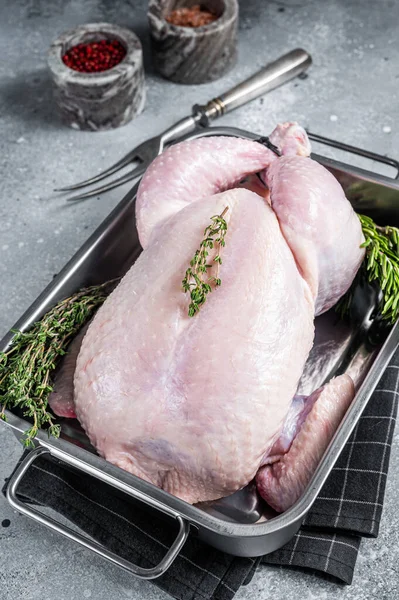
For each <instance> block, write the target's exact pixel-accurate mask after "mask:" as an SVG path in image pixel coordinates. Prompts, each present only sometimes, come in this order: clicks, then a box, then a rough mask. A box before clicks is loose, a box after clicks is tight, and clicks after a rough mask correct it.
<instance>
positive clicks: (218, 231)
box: [182, 206, 229, 317]
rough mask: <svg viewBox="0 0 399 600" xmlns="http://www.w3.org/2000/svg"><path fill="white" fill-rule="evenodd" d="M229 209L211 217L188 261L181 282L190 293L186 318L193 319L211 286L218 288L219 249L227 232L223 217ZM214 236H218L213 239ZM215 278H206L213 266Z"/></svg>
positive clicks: (219, 280)
mask: <svg viewBox="0 0 399 600" xmlns="http://www.w3.org/2000/svg"><path fill="white" fill-rule="evenodd" d="M228 209H229V207H228V206H226V208H225V209H224V210H223V212H222V213H221V214H220V215H214V216H213V217H211V221H212V223H211V225H208V227H206V228H205V230H204V239H203V240H202V242H201V244H200V247H199V249H198V250H197V251H196V253H195V254H194V257H193V258H192V260H191V261H190V266H189V268H188V269H187V271H186V274H185V276H184V279H183V281H182V284H183V291H184V293H187V292H189V293H190V299H191V302H190V304H189V307H188V316H189V317H194V316H195V315H196V314H197V313H198V312H199V311H200V308H201V306H202V305H203V304H204V303H205V302H206V297H207V295H208V294H209V292H211V291H212V285H214V286H215V287H219V286H220V285H221V283H222V280H221V279H220V277H219V268H220V265H221V264H222V259H221V256H220V255H221V249H222V248H224V246H225V243H226V242H225V239H224V238H225V236H226V232H227V223H226V221H225V219H224V215H225V214H226V212H227V211H228ZM215 236H218V237H216V238H215ZM214 249H215V256H214V257H213V259H212V261H211V262H209V258H208V257H209V254H210V251H212V250H214ZM213 263H216V267H217V270H216V276H211V277H208V269H211V268H212V267H213V266H215V265H214V264H213Z"/></svg>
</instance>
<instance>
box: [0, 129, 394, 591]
mask: <svg viewBox="0 0 399 600" xmlns="http://www.w3.org/2000/svg"><path fill="white" fill-rule="evenodd" d="M205 135H207V136H209V135H230V136H240V137H244V138H249V139H256V138H258V137H259V134H255V133H251V132H248V131H243V130H239V129H235V128H231V127H214V128H207V129H203V130H200V131H197V132H195V133H193V134H190V135H188V136H186V138H185V139H192V138H195V137H201V136H205ZM309 135H310V137H311V139H312V140H313V141H316V142H320V143H324V144H327V145H329V146H333V147H336V148H339V149H341V150H345V151H346V152H351V153H352V154H357V155H358V156H363V157H364V158H367V159H370V160H374V161H376V162H378V163H385V164H386V165H389V166H390V167H393V168H395V169H396V170H397V168H398V164H397V163H396V161H394V160H392V159H388V158H385V157H380V156H378V155H375V154H373V153H370V152H366V151H361V150H358V149H356V148H352V147H350V146H345V145H343V144H339V143H337V142H334V141H332V140H328V139H326V138H320V137H319V136H316V135H312V134H309ZM313 158H314V159H315V160H317V161H319V162H320V163H321V164H323V165H324V166H325V167H326V168H328V169H329V170H330V171H331V172H332V173H333V175H334V176H335V177H336V178H337V179H338V180H339V181H340V183H341V184H342V185H343V187H344V189H345V192H346V194H347V196H348V197H349V198H350V199H351V201H352V202H353V204H354V206H355V208H356V209H358V210H361V211H363V212H366V213H368V214H370V215H371V216H373V217H374V218H376V219H377V220H379V222H380V223H382V224H383V223H384V222H385V223H390V224H392V225H395V224H396V225H397V224H398V220H399V211H397V206H399V183H398V181H397V180H396V179H393V178H391V177H387V176H386V175H379V174H376V173H372V172H370V171H366V170H364V169H361V168H359V167H355V166H350V165H348V164H344V163H340V162H337V161H335V160H332V159H329V158H325V157H323V156H319V155H313ZM137 185H138V184H137ZM137 185H135V187H134V188H133V189H132V190H131V191H129V192H128V194H127V195H126V196H125V198H124V199H123V200H122V201H121V202H120V203H119V205H118V206H117V207H116V208H115V209H114V210H113V211H112V213H111V214H110V215H109V216H108V217H107V218H106V219H105V220H104V222H103V223H102V224H101V225H100V227H99V228H98V229H97V231H96V232H95V233H94V234H93V235H92V236H91V237H90V238H89V240H88V241H87V242H86V243H85V244H84V245H83V247H82V248H81V249H80V250H79V251H78V252H77V253H76V254H75V256H74V257H73V258H72V259H71V260H70V261H69V263H68V264H67V265H66V266H65V267H64V268H63V269H62V271H61V272H60V273H59V274H58V276H57V277H56V278H55V279H54V280H53V281H52V282H51V283H50V285H49V286H48V287H47V288H46V289H45V290H44V291H43V293H42V294H41V295H40V296H39V298H38V299H37V300H36V301H35V302H34V303H33V304H32V306H31V307H30V308H29V309H28V310H27V312H26V313H25V314H24V315H23V316H22V317H21V319H20V320H19V321H18V322H17V323H16V324H15V325H14V327H13V329H14V330H15V329H19V330H22V331H24V330H26V329H27V328H29V326H30V325H31V324H32V323H33V322H35V321H36V320H38V319H39V318H40V317H41V316H42V315H43V314H44V313H45V312H46V311H47V310H48V309H49V308H50V307H51V306H53V305H54V304H55V303H56V302H58V301H59V300H61V299H62V298H65V297H67V296H69V295H70V294H72V293H73V292H74V291H76V290H77V289H79V288H82V287H84V286H88V285H93V284H98V283H102V282H104V281H107V280H109V279H112V278H114V277H117V276H119V275H122V274H123V273H125V272H126V270H127V269H128V268H129V267H130V265H132V264H133V263H134V261H135V260H136V258H137V257H138V255H139V254H140V252H141V248H140V244H139V241H138V237H137V232H136V227H135V196H136V191H137ZM376 299H377V292H376V291H375V290H373V289H372V288H366V287H365V288H359V289H358V291H357V294H356V298H355V302H354V305H353V310H352V315H351V322H350V323H344V322H342V321H340V320H339V319H338V317H337V315H336V313H335V312H334V311H330V312H329V313H327V314H325V315H323V316H321V317H319V318H318V319H316V340H315V345H314V348H313V350H312V353H311V355H310V357H309V360H308V362H307V364H306V367H305V371H304V374H303V377H302V379H301V384H300V389H301V391H303V392H310V391H312V390H314V389H315V388H316V387H318V386H319V385H321V384H322V383H323V382H324V381H326V380H328V379H330V378H331V377H332V376H334V375H337V374H339V373H344V372H348V373H350V374H351V375H352V377H353V378H354V379H355V382H356V387H357V393H356V397H355V399H354V401H353V403H352V405H351V407H350V409H349V410H348V412H347V414H346V416H345V418H344V420H343V422H342V423H341V425H340V427H339V429H338V431H337V432H336V435H335V436H334V439H333V440H332V442H331V444H330V446H329V448H328V449H327V451H326V452H325V454H324V456H323V458H322V460H321V462H320V464H319V466H318V468H317V471H316V472H315V474H314V476H313V478H312V480H311V482H310V483H309V485H308V487H307V489H306V490H305V492H304V494H303V495H302V497H301V498H300V499H299V500H298V502H296V504H295V505H294V506H293V507H292V508H290V509H289V510H287V511H286V512H285V513H283V514H281V515H277V514H275V513H274V512H273V511H272V510H271V509H270V508H268V507H267V506H266V505H265V504H264V503H263V502H262V501H260V500H259V498H258V496H257V494H256V490H255V488H254V485H253V484H250V485H248V486H247V487H246V488H244V489H243V490H241V491H240V492H237V493H236V494H233V495H232V496H230V497H229V498H225V499H222V500H219V501H216V502H211V503H206V504H202V505H196V506H191V505H189V504H187V503H186V502H184V501H182V500H179V499H178V498H176V497H174V496H171V495H170V494H168V493H166V492H164V491H163V490H160V489H158V488H157V487H155V486H153V485H152V484H150V483H147V482H145V481H143V480H141V479H139V478H138V477H135V476H134V475H131V474H129V473H127V472H125V471H123V470H121V469H119V468H118V467H115V466H114V465H112V464H110V463H108V462H106V461H105V460H104V459H102V458H101V457H99V456H98V455H97V454H96V453H95V451H94V449H93V448H92V447H91V446H90V444H89V442H88V439H87V437H86V436H85V434H84V432H83V430H82V429H81V428H80V426H79V424H78V423H77V422H76V421H71V420H62V419H60V423H61V425H62V434H61V437H60V439H58V440H56V439H52V438H50V439H49V438H48V436H47V434H46V432H45V431H40V432H39V434H38V436H37V438H36V440H35V441H36V448H35V449H34V450H32V451H31V452H30V454H29V455H28V457H27V458H26V459H25V461H24V462H23V463H22V464H21V466H20V467H19V469H18V471H17V472H16V474H15V475H14V477H13V479H12V481H11V483H10V485H9V488H8V500H9V502H10V503H11V504H12V505H13V506H14V507H15V508H16V509H17V510H19V511H20V512H22V513H24V514H25V515H27V516H30V517H31V518H34V519H36V520H37V521H40V522H41V523H43V524H44V525H46V526H47V527H50V528H51V529H53V530H56V531H58V532H59V533H61V534H63V535H64V536H66V537H69V538H70V539H73V540H75V541H77V542H79V543H81V544H83V545H84V546H86V547H87V548H90V549H92V550H93V551H95V552H96V553H98V554H100V555H102V556H104V557H105V558H107V559H108V560H111V561H112V562H114V563H116V564H118V565H120V566H122V567H123V568H125V569H127V570H129V571H130V572H132V573H134V574H135V575H137V576H138V577H142V578H148V579H149V578H154V577H158V576H159V575H161V574H162V573H163V572H165V570H166V569H167V568H168V567H169V565H170V564H171V562H172V561H173V560H174V558H175V557H176V556H177V554H178V553H179V551H180V549H181V548H182V546H183V544H184V542H185V540H186V538H187V536H188V533H189V531H191V532H192V533H193V534H195V535H198V536H199V537H200V538H201V539H203V540H204V541H206V542H207V543H209V544H211V545H212V546H214V547H216V548H219V549H221V550H223V551H226V552H229V553H231V554H235V555H239V556H258V555H262V554H265V553H268V552H272V551H273V550H275V549H276V548H278V547H280V546H282V545H283V544H285V543H286V542H287V541H288V540H289V539H290V538H291V537H292V536H293V535H294V534H295V533H296V531H297V530H298V529H299V527H300V525H301V522H302V520H303V518H304V517H305V515H306V513H307V512H308V511H309V509H310V508H311V506H312V504H313V502H314V500H315V498H316V496H317V494H318V492H319V491H320V489H321V487H322V485H323V483H324V481H325V480H326V478H327V477H328V475H329V473H330V471H331V469H332V467H333V465H334V463H335V461H336V459H337V457H338V455H339V454H340V452H341V450H342V449H343V447H344V445H345V443H346V441H347V440H348V437H349V436H350V434H351V432H352V430H353V428H354V427H355V425H356V423H357V421H358V419H359V417H360V415H361V413H362V411H363V409H364V407H365V405H366V404H367V402H368V400H369V398H370V396H371V394H372V392H373V390H374V388H375V386H376V384H377V382H378V379H379V377H380V374H381V373H382V371H383V370H384V368H385V367H386V365H387V363H388V362H389V360H390V358H391V356H392V354H393V352H394V351H395V349H396V347H397V345H398V343H399V325H398V324H396V325H395V326H394V327H387V326H386V325H384V324H382V323H381V322H380V321H379V319H378V318H377V319H374V318H373V312H374V307H375V303H376ZM12 337H13V333H12V331H10V332H9V333H8V334H7V335H6V336H5V337H4V339H3V340H2V341H1V342H0V351H4V350H5V349H6V348H7V347H8V345H9V344H10V342H11V341H12ZM6 416H7V423H6V425H7V426H8V427H10V428H11V429H12V430H13V431H14V433H15V435H16V436H17V437H18V438H19V439H21V437H22V433H23V432H24V431H25V430H26V429H27V428H28V427H29V423H28V422H27V421H26V420H25V419H23V418H21V415H20V414H18V412H17V411H13V412H11V411H6ZM39 455H46V456H48V457H51V458H52V459H54V460H58V461H61V462H62V463H64V464H65V465H67V466H68V467H69V468H72V469H77V470H79V471H80V472H83V473H87V474H88V475H92V476H94V477H97V478H98V479H100V480H102V481H104V482H106V483H108V484H110V485H111V486H113V487H114V488H115V493H121V492H123V493H125V494H127V496H128V497H129V500H130V501H132V502H133V504H132V510H134V501H133V500H132V499H135V501H140V502H142V503H144V504H145V505H147V506H148V508H149V510H154V509H155V510H157V511H160V512H161V513H163V514H165V515H167V516H168V517H170V518H172V519H175V520H176V521H177V523H178V529H179V531H178V535H177V537H176V540H175V542H174V543H173V545H172V547H171V548H170V549H169V550H168V552H167V553H166V555H165V557H164V558H163V560H162V561H161V563H160V564H159V565H157V566H156V567H153V568H151V569H143V568H141V567H138V566H136V565H133V564H131V563H129V562H127V561H125V560H124V559H122V558H120V557H118V556H117V555H115V554H113V553H111V552H109V551H108V550H107V549H106V548H104V547H103V546H101V545H100V544H98V543H96V542H94V541H93V540H92V539H91V538H87V537H85V536H84V535H82V534H80V533H76V531H73V530H72V529H70V528H68V527H66V526H64V525H62V524H61V523H58V522H57V521H55V520H53V519H51V518H50V517H48V516H45V515H44V514H42V513H40V512H39V511H38V510H37V509H36V508H34V507H32V506H28V505H26V504H24V503H23V502H22V501H21V500H20V499H19V498H18V496H17V487H18V484H19V482H20V480H21V478H22V476H23V474H24V472H26V470H27V469H28V468H29V466H30V465H31V464H32V462H33V461H34V460H35V459H36V458H37V456H39Z"/></svg>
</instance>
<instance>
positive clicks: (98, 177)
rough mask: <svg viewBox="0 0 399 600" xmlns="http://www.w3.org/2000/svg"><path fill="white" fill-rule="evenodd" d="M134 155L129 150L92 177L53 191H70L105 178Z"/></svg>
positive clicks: (132, 159) (128, 161)
mask: <svg viewBox="0 0 399 600" xmlns="http://www.w3.org/2000/svg"><path fill="white" fill-rule="evenodd" d="M136 157H137V155H136V153H133V152H129V153H128V154H126V156H124V157H123V158H121V159H120V160H118V161H117V162H116V163H114V164H113V165H111V166H110V167H108V169H105V171H102V172H101V173H99V174H98V175H95V176H94V177H90V179H86V180H85V181H80V182H79V183H75V184H74V185H69V186H66V187H62V188H55V189H54V191H55V192H70V191H72V190H78V189H80V188H82V187H86V185H91V184H92V183H96V182H97V181H101V180H102V179H105V178H106V177H108V176H109V175H112V174H113V173H116V171H119V169H122V168H123V167H125V166H126V165H128V164H129V163H131V162H133V161H134V160H135V159H136ZM138 164H140V162H139V161H138Z"/></svg>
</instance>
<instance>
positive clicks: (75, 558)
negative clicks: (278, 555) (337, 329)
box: [0, 0, 399, 600]
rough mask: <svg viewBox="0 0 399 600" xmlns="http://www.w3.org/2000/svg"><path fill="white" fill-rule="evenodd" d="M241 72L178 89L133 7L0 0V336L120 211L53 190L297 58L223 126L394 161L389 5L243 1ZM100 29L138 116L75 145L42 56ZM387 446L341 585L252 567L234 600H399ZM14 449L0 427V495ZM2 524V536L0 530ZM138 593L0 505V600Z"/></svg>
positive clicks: (398, 465)
mask: <svg viewBox="0 0 399 600" xmlns="http://www.w3.org/2000/svg"><path fill="white" fill-rule="evenodd" d="M240 5H241V17H240V44H239V52H240V55H239V62H238V65H237V66H236V68H235V69H234V70H233V71H231V72H230V73H229V74H228V75H227V76H225V77H224V78H223V79H222V80H219V81H218V82H215V83H213V84H208V85H203V86H197V87H181V86H178V85H175V84H172V83H168V82H165V81H163V80H161V79H160V78H158V77H156V76H155V75H154V74H153V73H152V70H151V59H150V54H149V45H148V39H147V25H146V18H145V6H146V2H144V1H141V0H140V1H139V0H137V1H135V0H131V1H130V2H128V1H126V0H125V1H122V0H86V1H84V2H83V1H82V0H81V1H79V0H66V1H65V0H47V1H46V0H16V1H11V0H10V1H8V2H7V1H6V0H0V277H1V279H0V280H1V286H0V306H1V311H0V334H3V333H5V332H6V330H8V328H9V327H10V326H11V325H12V324H13V323H14V322H15V320H16V319H17V318H18V317H19V316H20V315H21V313H22V312H23V311H24V310H25V309H26V308H27V307H28V306H29V305H30V304H31V302H32V301H33V300H34V299H35V298H36V296H37V295H38V294H39V293H40V291H41V290H42V289H43V287H44V286H45V285H46V284H47V283H48V282H49V281H50V280H51V278H52V276H53V274H54V273H56V272H57V271H58V270H59V269H60V268H61V267H62V266H63V265H64V263H65V262H66V261H67V260H68V259H69V258H70V257H71V256H72V254H73V253H74V252H75V251H76V250H77V248H78V247H79V246H80V245H81V244H82V243H83V242H84V241H85V239H86V238H87V237H88V235H89V234H90V233H91V232H92V231H93V230H94V229H95V227H96V226H97V225H98V224H99V223H100V222H101V220H102V219H103V218H104V217H105V216H106V215H107V214H108V212H109V211H110V210H111V209H112V208H113V207H114V206H115V205H116V203H117V202H118V201H119V200H120V199H121V197H122V195H123V193H124V191H125V190H123V189H122V188H119V189H117V190H114V191H112V192H110V193H108V194H106V195H104V196H101V197H99V198H94V199H91V200H89V201H86V202H84V203H81V204H67V203H65V201H64V197H62V196H60V195H57V194H54V193H53V192H52V188H53V187H54V186H55V185H56V184H57V185H60V184H67V183H72V182H74V181H75V180H80V179H83V178H85V177H86V176H88V175H90V174H92V173H96V172H98V171H99V170H100V169H102V168H104V167H106V166H107V165H109V164H110V163H111V162H113V161H114V160H115V159H116V158H119V157H120V156H122V155H123V154H124V153H125V152H126V151H128V150H129V149H130V148H131V147H132V146H133V145H134V144H136V143H138V142H140V141H142V140H144V139H145V138H146V137H148V136H150V135H153V134H155V133H157V132H159V131H161V130H162V129H163V128H165V126H166V125H169V124H171V123H172V122H173V121H174V120H176V119H178V118H180V117H182V116H184V115H185V114H186V113H188V112H189V110H190V107H191V105H192V104H193V103H195V102H198V101H199V102H203V101H206V100H208V99H209V98H210V97H213V96H214V95H215V94H217V93H220V92H223V91H224V90H225V89H226V88H228V87H229V86H231V85H232V84H233V83H236V82H238V81H240V80H241V79H243V78H244V77H246V76H249V75H250V74H252V73H253V72H254V71H256V70H257V69H259V68H260V67H261V66H262V65H263V64H265V63H267V62H268V61H269V60H271V59H273V58H276V57H278V56H279V55H281V54H283V53H285V52H287V51H288V50H290V49H292V48H295V47H297V46H302V47H304V48H305V49H307V50H308V51H310V52H311V54H312V56H313V60H314V65H313V67H312V69H311V71H310V72H309V77H308V78H307V79H303V80H296V81H295V82H293V83H290V84H288V85H286V86H285V87H283V88H281V89H279V90H276V91H274V92H272V93H271V94H270V95H268V96H265V97H264V98H262V99H258V100H256V101H254V102H253V103H252V104H251V105H249V106H248V107H246V108H244V109H241V110H239V111H237V112H236V113H233V114H231V115H229V116H227V117H225V118H224V119H223V121H222V122H223V123H225V124H234V125H237V126H239V127H244V128H248V129H253V130H256V131H259V132H262V133H265V134H267V133H269V132H270V130H271V129H272V128H273V126H274V124H275V123H276V122H277V121H281V120H287V119H290V120H291V119H294V120H297V121H299V122H300V123H302V124H303V125H305V126H306V127H309V128H310V129H311V130H312V131H314V132H317V133H319V134H324V135H327V136H331V137H334V138H336V139H339V140H341V141H345V142H348V143H351V144H355V145H358V146H361V147H364V148H369V149H373V150H374V151H376V152H379V153H382V154H389V155H391V156H393V157H396V158H399V129H398V118H399V108H398V106H399V105H398V83H399V52H398V39H399V3H398V2H397V1H394V0H391V1H388V0H386V1H385V0H379V1H378V2H375V1H373V2H371V1H361V0H357V1H356V0H330V1H327V0H325V1H322V0H319V1H317V0H314V1H311V0H286V1H279V2H277V1H267V0H249V1H245V2H244V1H242V2H241V3H240ZM95 21H109V22H113V23H117V24H120V25H124V26H128V27H131V28H132V29H133V30H134V31H135V32H136V33H137V34H138V35H139V36H140V38H141V39H142V41H143V44H144V50H145V53H146V58H145V61H146V67H147V85H148V96H147V98H148V99H147V105H146V108H145V111H144V112H143V114H142V115H140V116H139V117H138V118H137V119H136V120H135V121H133V122H132V123H131V124H129V125H128V126H125V127H123V128H121V129H118V130H115V131H111V132H106V133H86V132H79V131H74V130H72V129H68V128H66V127H65V126H63V125H62V124H61V123H60V121H59V119H58V117H57V115H56V113H55V110H54V105H53V102H52V99H51V92H50V88H49V79H48V74H47V70H46V64H45V52H46V49H47V47H48V45H49V44H50V42H51V41H52V39H54V38H55V37H56V36H57V35H58V34H59V33H60V32H61V31H63V30H65V29H68V28H69V27H71V26H74V25H77V24H81V23H85V22H95ZM398 442H399V437H398V434H396V436H395V439H394V444H393V450H392V459H391V467H390V474H389V481H388V489H387V493H386V501H385V508H384V515H383V520H382V524H381V531H380V535H379V538H378V539H377V540H364V541H363V543H362V547H361V552H360V556H359V560H358V566H357V571H356V575H355V578H354V582H353V585H352V586H351V587H340V586H337V585H336V584H333V583H330V582H325V581H324V580H322V579H320V578H318V577H316V576H314V575H308V574H303V573H301V572H297V571H288V570H281V569H278V568H269V567H263V568H261V570H260V571H259V572H258V574H257V575H256V576H255V577H254V579H253V581H252V583H251V584H250V585H249V586H248V587H246V588H243V589H242V590H241V591H240V592H239V594H238V595H237V598H238V599H241V600H244V599H245V598H256V599H258V600H266V599H267V600H269V599H272V598H273V600H283V599H284V600H285V599H287V598H294V597H300V598H301V599H302V600H311V599H318V600H319V599H326V600H327V599H328V600H329V599H332V598H334V599H335V598H337V597H339V598H342V599H345V600H354V599H360V598H378V599H379V600H388V599H389V600H392V599H396V598H399V584H398V580H399V577H398V575H399V573H398V571H399V567H398V562H399V561H398V559H399V549H398V542H399V514H398V510H397V490H398V486H399V460H398V459H399V443H398ZM20 453H21V449H20V447H19V446H18V444H17V442H16V441H15V440H14V438H13V436H12V435H11V434H10V432H9V431H8V430H6V428H5V427H0V483H1V482H2V481H3V479H4V478H5V477H6V476H7V475H8V474H9V473H10V471H11V469H12V467H13V465H14V464H15V462H16V460H17V459H18V457H19V455H20ZM6 519H9V520H10V522H11V523H10V525H9V526H8V527H2V526H1V523H2V521H4V520H6ZM167 597H168V596H167V595H166V594H164V593H161V592H160V591H159V590H158V589H157V588H155V587H154V586H153V585H151V584H150V583H146V582H141V581H138V580H136V579H134V578H132V577H131V576H129V575H127V574H126V573H124V572H122V571H121V570H119V569H117V568H116V567H113V566H110V565H108V564H106V563H105V562H104V561H103V560H100V559H98V558H96V557H94V556H93V555H91V554H90V553H89V552H87V551H84V550H81V549H80V548H77V547H76V546H75V545H73V544H72V543H70V542H67V541H65V540H63V539H61V538H60V537H58V536H55V535H51V534H50V533H49V532H47V531H46V530H44V529H42V528H41V527H39V526H38V525H35V524H34V523H32V522H30V521H28V520H27V519H26V518H24V517H22V516H18V515H17V514H15V513H14V512H13V511H12V510H11V509H10V507H9V506H8V505H7V504H6V503H5V501H4V499H3V498H0V598H1V600H3V599H4V600H5V599H7V600H8V599H11V598H13V599H14V598H15V599H17V598H18V599H21V600H23V599H29V600H36V599H37V600H39V599H40V600H50V599H53V598H57V599H59V600H75V599H76V600H77V599H80V598H95V599H96V600H110V599H111V598H121V599H124V598H126V599H127V598H129V599H132V600H135V599H138V598H140V599H142V600H153V599H155V598H157V599H160V600H162V599H165V600H166V598H167Z"/></svg>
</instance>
